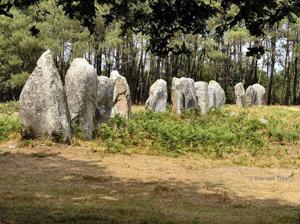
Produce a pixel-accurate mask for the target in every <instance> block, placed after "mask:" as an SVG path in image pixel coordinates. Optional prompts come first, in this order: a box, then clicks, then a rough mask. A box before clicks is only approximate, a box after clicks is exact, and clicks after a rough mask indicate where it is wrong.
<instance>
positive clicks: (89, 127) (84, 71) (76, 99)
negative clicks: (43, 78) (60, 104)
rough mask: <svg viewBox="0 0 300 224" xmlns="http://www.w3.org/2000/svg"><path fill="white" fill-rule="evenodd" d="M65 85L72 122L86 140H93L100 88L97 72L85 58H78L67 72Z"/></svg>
mask: <svg viewBox="0 0 300 224" xmlns="http://www.w3.org/2000/svg"><path fill="white" fill-rule="evenodd" d="M65 85H66V93H67V100H68V106H69V110H70V115H71V120H72V122H73V123H74V124H76V125H78V128H79V131H80V132H81V134H82V135H83V137H84V138H85V139H92V138H93V132H94V129H95V113H96V97H97V88H98V84H97V73H96V70H95V69H94V67H93V66H92V65H90V64H89V63H88V62H87V60H85V59H84V58H77V59H75V60H74V61H73V62H72V63H71V66H70V68H69V70H68V71H67V74H66V80H65Z"/></svg>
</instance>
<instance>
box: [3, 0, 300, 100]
mask: <svg viewBox="0 0 300 224" xmlns="http://www.w3.org/2000/svg"><path fill="white" fill-rule="evenodd" d="M7 2H13V3H15V4H11V7H9V11H8V12H9V14H11V15H12V16H13V18H11V17H7V16H3V15H1V13H0V17H1V19H0V30H1V31H2V32H0V101H9V100H14V99H18V97H19V95H20V92H21V89H22V87H23V85H24V83H25V82H26V80H27V78H28V76H29V74H30V73H31V72H32V71H33V69H34V67H35V65H36V61H37V59H38V58H39V56H40V55H41V54H42V52H43V51H44V50H47V49H51V50H52V52H53V53H54V55H55V62H56V65H57V68H58V71H59V73H60V75H61V77H62V79H63V80H64V76H65V74H66V71H67V69H68V67H69V65H70V62H71V61H72V60H73V58H75V57H85V58H86V59H87V60H88V61H89V63H91V64H92V65H93V66H94V67H95V68H96V70H97V73H98V75H109V74H110V72H111V71H112V70H113V69H117V70H119V71H120V73H121V74H122V75H124V76H125V77H126V78H127V80H128V83H129V86H130V90H131V97H132V101H133V103H134V104H139V103H144V102H145V100H146V99H147V97H148V92H149V87H150V85H151V84H152V83H153V82H154V81H156V79H158V78H163V79H165V80H166V81H167V82H168V86H169V89H170V86H171V82H172V77H182V76H185V77H191V78H193V79H194V80H195V81H200V80H203V81H209V80H212V79H214V80H216V81H218V82H219V83H220V84H221V85H222V87H223V89H224V90H225V92H226V96H227V102H228V103H233V102H234V96H233V87H234V85H235V84H236V83H237V82H240V81H243V82H244V83H245V87H248V86H249V85H252V84H254V83H257V82H259V83H261V84H262V85H264V86H265V87H266V88H267V89H268V103H269V104H275V103H280V104H285V105H290V104H299V103H300V85H299V81H300V80H299V56H300V51H299V49H300V47H299V46H300V45H299V44H300V43H299V24H300V21H299V19H297V18H296V15H297V8H298V6H299V1H275V0H272V1H244V0H241V1H206V0H204V1H200V0H199V1H196V0H195V1H194V0H193V1H190V0H189V1H175V0H174V1H173V0H172V1H171V0H162V1H145V2H144V1H138V0H132V1H105V0H103V1H98V3H96V4H94V3H95V1H79V0H78V1H59V4H58V5H57V3H58V1H55V0H41V1H38V2H39V4H38V5H33V6H30V7H27V8H25V7H21V5H20V4H21V2H23V1H13V0H10V1H7ZM34 2H37V1H26V3H27V5H31V3H34ZM23 3H25V2H23ZM71 3H72V4H71ZM104 3H109V4H104ZM126 3H128V4H126ZM129 3H130V4H129ZM221 3H222V4H221ZM194 6H195V7H194ZM264 6H265V7H264ZM90 7H92V8H90ZM95 7H96V8H95ZM0 8H1V3H0ZM187 9H188V10H187ZM7 10H8V8H7ZM199 12H201V13H199ZM204 12H205V13H204ZM250 12H252V13H250ZM65 13H67V14H68V15H70V16H71V17H72V18H78V19H79V20H72V19H70V18H69V17H68V16H67V15H65ZM194 14H195V17H193V16H192V15H194ZM275 21H276V22H278V21H281V22H278V23H276V26H274V27H273V28H272V29H270V27H268V26H267V24H274V22H275ZM82 23H83V24H84V25H86V26H82ZM87 23H90V25H88V24H87ZM86 27H88V28H90V30H88V28H86ZM91 27H92V29H91ZM229 28H231V29H229ZM220 29H221V31H222V32H221V33H223V32H224V35H222V36H218V35H216V34H217V32H216V31H218V30H220ZM90 31H92V32H90ZM255 31H257V32H258V34H259V33H260V34H261V33H262V32H264V33H265V35H264V36H257V35H256V33H255ZM149 49H151V50H152V51H149ZM247 49H250V50H251V54H249V53H247ZM262 53H264V55H262ZM169 95H170V94H169Z"/></svg>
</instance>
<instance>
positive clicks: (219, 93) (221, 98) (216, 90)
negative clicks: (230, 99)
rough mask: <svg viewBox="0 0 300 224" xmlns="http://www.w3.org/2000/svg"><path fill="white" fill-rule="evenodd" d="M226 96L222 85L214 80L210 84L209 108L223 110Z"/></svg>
mask: <svg viewBox="0 0 300 224" xmlns="http://www.w3.org/2000/svg"><path fill="white" fill-rule="evenodd" d="M225 102H226V95H225V92H224V90H223V89H222V87H221V86H220V84H219V83H218V82H216V81H214V80H212V81H210V82H209V84H208V108H209V110H210V109H213V108H221V107H222V106H224V105H225Z"/></svg>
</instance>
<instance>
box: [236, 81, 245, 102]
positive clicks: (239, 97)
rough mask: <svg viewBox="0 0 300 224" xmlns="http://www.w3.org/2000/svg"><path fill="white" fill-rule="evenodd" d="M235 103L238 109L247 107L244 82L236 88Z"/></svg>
mask: <svg viewBox="0 0 300 224" xmlns="http://www.w3.org/2000/svg"><path fill="white" fill-rule="evenodd" d="M234 95H235V103H236V105H237V106H238V107H244V106H245V88H244V84H243V83H242V82H240V83H238V84H236V85H235V87H234Z"/></svg>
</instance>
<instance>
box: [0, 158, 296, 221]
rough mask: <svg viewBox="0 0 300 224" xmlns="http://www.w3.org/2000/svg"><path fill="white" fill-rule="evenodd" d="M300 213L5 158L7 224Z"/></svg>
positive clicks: (288, 217) (274, 217)
mask: <svg viewBox="0 0 300 224" xmlns="http://www.w3.org/2000/svg"><path fill="white" fill-rule="evenodd" d="M299 190H300V189H299ZM299 203H300V202H299ZM299 212H300V206H299V204H298V205H291V204H288V202H285V201H282V200H278V199H268V200H260V199H257V198H255V197H248V198H239V197H238V196H237V195H236V194H235V192H230V190H228V189H226V187H225V186H223V185H222V184H221V185H220V184H219V185H218V186H216V184H215V183H208V182H205V183H201V187H199V183H196V182H195V183H186V182H180V181H176V179H172V180H169V181H162V180H155V181H153V180H149V181H141V180H138V179H126V180H125V179H120V178H118V177H115V176H113V175H112V174H111V173H110V172H109V171H108V170H107V169H106V168H105V167H104V166H103V164H102V162H101V161H100V160H99V161H78V160H68V159H66V158H63V157H61V156H60V155H59V154H56V153H32V154H29V155H28V154H21V153H18V154H5V155H2V156H0V223H1V224H4V223H5V224H6V223H26V224H31V223H32V224H33V223H43V224H44V223H108V224H109V223H141V224H145V223H149V224H150V223H222V224H223V223H272V224H274V223H280V224H281V223H291V224H298V223H299V221H300V220H299V217H298V214H299Z"/></svg>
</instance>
